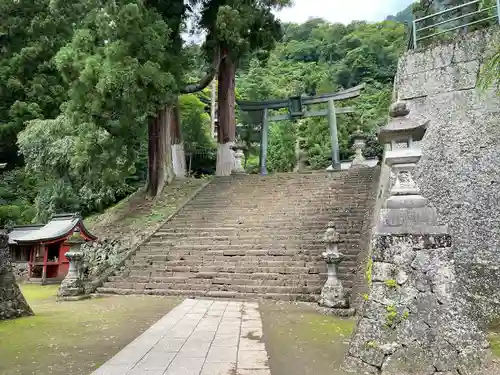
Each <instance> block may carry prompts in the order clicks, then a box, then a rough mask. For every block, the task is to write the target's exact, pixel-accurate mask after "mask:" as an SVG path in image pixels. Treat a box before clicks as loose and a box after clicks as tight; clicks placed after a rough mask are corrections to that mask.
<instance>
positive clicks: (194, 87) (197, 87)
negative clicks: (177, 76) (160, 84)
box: [180, 47, 227, 94]
mask: <svg viewBox="0 0 500 375" xmlns="http://www.w3.org/2000/svg"><path fill="white" fill-rule="evenodd" d="M226 57H227V54H224V56H222V57H221V56H220V49H219V47H216V48H215V50H214V59H213V62H212V66H211V67H210V70H209V71H208V72H207V74H206V75H205V76H204V77H203V78H201V79H200V80H199V81H198V82H197V83H191V84H187V85H186V86H184V87H183V88H182V89H181V90H180V93H181V94H192V93H194V92H198V91H201V90H203V89H204V88H205V87H207V86H208V85H209V84H210V82H212V80H213V79H214V76H215V75H216V74H217V72H218V71H219V66H220V63H221V62H222V61H224V59H225V58H226Z"/></svg>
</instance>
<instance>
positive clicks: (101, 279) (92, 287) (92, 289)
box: [87, 179, 213, 293]
mask: <svg viewBox="0 0 500 375" xmlns="http://www.w3.org/2000/svg"><path fill="white" fill-rule="evenodd" d="M212 180H213V179H209V180H208V181H206V182H204V183H203V184H202V185H201V186H200V187H199V188H198V189H196V190H195V191H194V192H193V193H191V195H190V196H189V197H188V198H187V199H186V200H185V201H184V203H183V204H181V205H180V206H179V207H177V208H176V209H175V211H174V212H172V213H171V214H170V215H169V216H168V217H167V218H166V219H165V220H164V221H163V222H162V223H161V224H160V225H159V226H158V228H157V229H156V230H155V231H153V232H152V233H150V234H149V235H148V236H146V237H145V238H144V239H143V240H142V241H140V242H139V243H138V244H136V245H135V246H134V247H133V248H132V249H130V250H129V251H128V252H127V253H126V254H125V256H124V257H123V258H122V259H121V260H120V262H118V264H117V265H116V266H115V267H114V268H112V269H110V270H109V271H107V272H105V273H104V275H101V276H100V277H98V278H97V279H96V280H93V281H91V282H90V286H89V290H88V291H87V292H88V293H93V292H95V291H96V289H97V288H99V287H100V286H102V285H103V284H104V283H105V282H106V281H107V280H108V278H109V277H110V276H113V275H114V273H115V272H116V270H117V269H119V268H120V267H122V266H123V265H124V264H125V262H126V261H127V260H129V259H130V258H131V257H132V256H133V255H134V254H135V253H136V252H137V250H139V248H140V247H141V246H142V245H144V244H145V243H146V242H147V241H149V240H150V239H151V237H153V235H154V234H155V233H156V232H158V230H160V228H161V227H163V226H164V225H165V224H166V223H168V222H169V221H170V220H172V218H173V217H174V216H175V215H177V214H178V213H179V212H180V211H181V210H182V209H183V208H184V207H185V206H187V204H188V203H190V202H191V201H192V200H193V199H194V198H195V197H196V196H197V195H198V194H199V193H200V192H201V191H202V190H203V189H205V188H206V187H207V186H208V185H209V184H210V183H211V182H212Z"/></svg>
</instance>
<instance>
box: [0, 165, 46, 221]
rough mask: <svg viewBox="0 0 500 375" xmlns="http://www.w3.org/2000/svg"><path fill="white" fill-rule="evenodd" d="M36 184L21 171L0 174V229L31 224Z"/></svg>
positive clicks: (15, 170) (33, 213) (33, 215)
mask: <svg viewBox="0 0 500 375" xmlns="http://www.w3.org/2000/svg"><path fill="white" fill-rule="evenodd" d="M36 191H37V182H36V180H35V179H33V178H32V177H30V175H29V174H28V173H26V172H25V171H24V170H23V169H20V168H18V169H14V170H11V171H7V172H3V173H0V227H3V226H5V225H11V224H24V223H29V222H31V221H32V220H33V219H34V217H35V210H34V208H33V206H32V204H33V202H34V199H35V197H36Z"/></svg>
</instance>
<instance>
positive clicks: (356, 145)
mask: <svg viewBox="0 0 500 375" xmlns="http://www.w3.org/2000/svg"><path fill="white" fill-rule="evenodd" d="M351 139H352V140H353V144H352V148H353V149H354V152H355V154H354V159H352V163H351V168H359V167H364V166H365V160H366V159H365V157H364V156H363V151H364V149H365V146H366V136H365V135H364V134H363V132H362V131H361V129H360V128H359V126H358V128H357V130H356V131H355V132H354V133H353V134H352V136H351Z"/></svg>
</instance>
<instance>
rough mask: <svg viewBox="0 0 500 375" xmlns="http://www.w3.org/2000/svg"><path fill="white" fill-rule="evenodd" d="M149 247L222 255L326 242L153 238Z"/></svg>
mask: <svg viewBox="0 0 500 375" xmlns="http://www.w3.org/2000/svg"><path fill="white" fill-rule="evenodd" d="M358 238H359V237H358V236H355V235H350V236H349V237H347V238H344V239H343V241H347V243H353V244H357V243H358ZM147 245H148V247H149V248H151V247H153V248H160V246H161V248H160V249H168V250H176V249H182V250H220V251H223V252H224V253H223V254H222V255H229V256H232V255H245V252H246V251H247V250H273V249H277V250H278V249H281V248H293V249H303V250H324V249H325V244H324V243H321V242H319V241H318V242H295V243H292V242H289V243H274V244H272V243H246V244H245V243H244V244H238V243H227V244H224V243H220V242H214V243H207V242H205V243H202V244H192V243H191V244H190V243H178V242H176V241H173V242H172V243H168V242H167V243H166V242H162V241H158V240H151V241H150V242H148V244H147Z"/></svg>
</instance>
